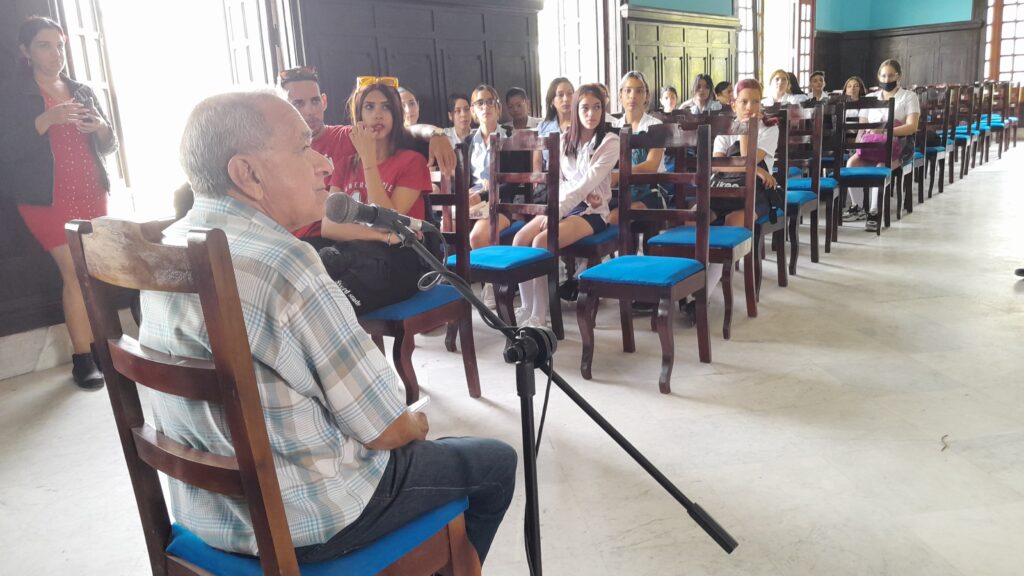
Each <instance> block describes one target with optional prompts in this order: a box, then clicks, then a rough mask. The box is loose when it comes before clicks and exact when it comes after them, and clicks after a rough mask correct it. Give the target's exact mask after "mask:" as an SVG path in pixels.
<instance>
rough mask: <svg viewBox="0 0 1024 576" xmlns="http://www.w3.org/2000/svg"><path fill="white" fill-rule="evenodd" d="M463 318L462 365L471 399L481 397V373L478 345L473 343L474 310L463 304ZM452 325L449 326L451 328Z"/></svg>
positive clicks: (460, 319)
mask: <svg viewBox="0 0 1024 576" xmlns="http://www.w3.org/2000/svg"><path fill="white" fill-rule="evenodd" d="M463 304H464V306H463V312H462V317H461V318H459V323H458V328H459V329H458V332H459V342H460V343H461V344H462V364H463V366H465V368H466V386H467V387H468V388H469V397H470V398H479V397H480V371H479V370H478V369H477V366H476V344H475V343H474V342H473V308H472V307H470V305H469V302H463ZM450 326H451V325H449V327H450Z"/></svg>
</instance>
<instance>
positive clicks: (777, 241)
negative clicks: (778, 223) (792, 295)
mask: <svg viewBox="0 0 1024 576" xmlns="http://www.w3.org/2000/svg"><path fill="white" fill-rule="evenodd" d="M772 248H774V249H775V266H776V267H777V268H778V270H779V272H778V274H779V286H780V287H783V288H785V287H786V286H789V274H787V270H786V229H785V227H783V228H782V229H780V230H776V231H775V232H773V233H772Z"/></svg>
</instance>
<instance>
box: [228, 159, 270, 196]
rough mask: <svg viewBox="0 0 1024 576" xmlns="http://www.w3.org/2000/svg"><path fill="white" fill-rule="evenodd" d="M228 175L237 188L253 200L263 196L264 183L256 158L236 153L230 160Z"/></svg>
mask: <svg viewBox="0 0 1024 576" xmlns="http://www.w3.org/2000/svg"><path fill="white" fill-rule="evenodd" d="M228 177H230V178H231V183H232V184H234V186H235V189H237V190H238V191H239V192H241V193H242V195H243V196H245V197H246V198H249V199H250V200H253V201H258V200H260V199H262V198H263V185H262V183H261V182H260V176H259V170H258V167H257V164H256V161H255V158H253V157H252V156H250V155H248V154H236V155H235V156H232V157H231V160H228Z"/></svg>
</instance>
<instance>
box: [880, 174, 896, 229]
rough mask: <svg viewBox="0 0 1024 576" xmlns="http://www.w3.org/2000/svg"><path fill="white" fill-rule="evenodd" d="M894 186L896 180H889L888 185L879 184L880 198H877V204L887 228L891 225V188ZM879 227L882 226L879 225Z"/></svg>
mask: <svg viewBox="0 0 1024 576" xmlns="http://www.w3.org/2000/svg"><path fill="white" fill-rule="evenodd" d="M894 186H896V182H895V181H892V182H889V186H888V187H883V186H879V187H878V193H879V194H880V196H881V197H880V198H879V199H878V206H880V207H881V208H882V220H884V223H885V227H886V228H888V227H889V226H890V225H892V189H893V187H894ZM878 228H879V229H881V228H882V227H881V226H879V227H878Z"/></svg>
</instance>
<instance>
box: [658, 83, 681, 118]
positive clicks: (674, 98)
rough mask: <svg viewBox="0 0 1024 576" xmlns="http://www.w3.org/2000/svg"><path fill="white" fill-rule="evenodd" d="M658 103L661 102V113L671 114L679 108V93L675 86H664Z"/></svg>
mask: <svg viewBox="0 0 1024 576" xmlns="http://www.w3.org/2000/svg"><path fill="white" fill-rule="evenodd" d="M658 101H659V102H661V111H662V112H664V113H665V114H671V113H672V112H673V111H674V110H675V109H676V108H677V107H678V106H679V93H678V92H676V89H675V87H674V86H664V87H662V89H661V97H660V98H659V99H658Z"/></svg>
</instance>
